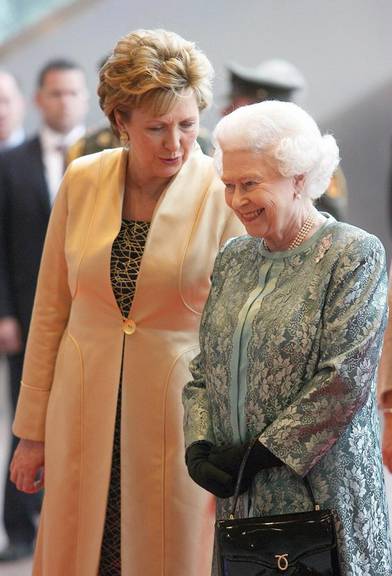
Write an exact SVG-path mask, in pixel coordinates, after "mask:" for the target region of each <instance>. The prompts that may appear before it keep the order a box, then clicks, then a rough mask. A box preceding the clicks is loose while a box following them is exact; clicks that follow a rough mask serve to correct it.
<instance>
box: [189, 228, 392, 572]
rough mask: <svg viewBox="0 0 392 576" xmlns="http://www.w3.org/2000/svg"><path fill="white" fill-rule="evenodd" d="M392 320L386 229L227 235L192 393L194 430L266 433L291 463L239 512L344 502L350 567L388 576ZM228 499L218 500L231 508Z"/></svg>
mask: <svg viewBox="0 0 392 576" xmlns="http://www.w3.org/2000/svg"><path fill="white" fill-rule="evenodd" d="M385 321H386V269H385V255H384V249H383V247H382V245H381V243H380V242H379V240H378V239H377V238H376V237H375V236H372V235H370V234H368V233H366V232H364V231H362V230H360V229H358V228H355V227H353V226H350V225H348V224H343V223H338V222H336V221H335V220H334V219H333V218H332V217H330V216H329V217H328V219H327V221H326V222H325V224H324V225H323V226H322V227H321V228H320V229H319V230H318V231H317V232H316V233H315V234H314V235H313V236H312V237H311V238H310V239H309V240H307V241H306V242H304V243H303V244H302V245H301V246H300V247H298V248H296V249H294V250H291V251H287V252H268V251H267V250H265V248H264V247H263V242H262V240H260V239H258V238H252V237H249V236H245V237H242V238H237V239H234V240H232V241H229V243H228V244H226V246H225V248H224V249H223V250H222V251H221V252H220V254H219V255H218V257H217V260H216V262H215V268H214V273H213V282H212V288H211V292H210V296H209V299H208V301H207V304H206V306H205V309H204V313H203V318H202V323H201V332H200V346H201V352H200V354H199V355H198V356H197V357H196V358H195V360H194V361H193V363H192V364H191V372H192V376H193V380H192V381H191V382H189V383H188V384H187V385H186V387H185V389H184V392H183V402H184V408H185V414H184V425H185V440H186V445H187V446H188V445H189V444H191V443H192V442H194V441H196V440H200V439H206V440H209V441H211V442H213V443H214V444H216V445H218V446H221V445H228V444H236V443H240V442H244V441H246V440H247V439H249V438H250V437H252V436H254V435H255V434H260V440H261V442H262V443H263V444H264V445H265V446H267V447H268V448H269V450H271V452H273V453H274V454H275V455H276V456H278V457H279V458H280V459H281V460H282V461H283V462H284V463H285V464H286V466H283V467H281V468H272V469H270V470H265V471H262V472H260V473H259V474H258V475H257V476H256V478H255V482H254V485H253V487H252V490H251V492H250V493H248V494H245V495H244V496H243V497H242V500H241V503H240V513H241V514H242V515H247V514H250V515H255V516H260V515H267V514H281V513H288V512H299V511H305V510H310V509H311V502H310V501H309V498H308V496H307V493H306V489H305V486H304V483H303V481H302V477H303V476H304V475H308V477H309V479H310V481H311V484H312V487H313V491H314V493H315V496H316V499H317V500H318V501H319V503H320V504H321V507H322V508H331V509H333V510H335V511H336V519H337V533H338V545H339V556H340V562H341V569H342V574H343V575H344V576H391V574H392V556H391V549H390V536H389V526H388V517H387V507H386V501H385V492H384V480H383V470H382V464H381V456H380V446H379V421H378V416H377V411H376V405H375V376H376V370H377V364H378V359H379V352H380V348H381V344H382V338H383V332H384V328H385ZM230 507H231V499H227V500H219V499H218V502H217V515H218V518H226V517H228V514H229V510H230Z"/></svg>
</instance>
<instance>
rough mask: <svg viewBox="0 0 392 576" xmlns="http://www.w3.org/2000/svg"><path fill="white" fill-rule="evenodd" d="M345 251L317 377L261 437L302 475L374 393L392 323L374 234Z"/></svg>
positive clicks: (334, 281)
mask: <svg viewBox="0 0 392 576" xmlns="http://www.w3.org/2000/svg"><path fill="white" fill-rule="evenodd" d="M342 252H343V253H342V256H341V257H340V259H339V261H338V263H337V266H336V267H335V271H334V273H333V275H332V278H331V281H330V284H329V288H328V292H327V296H326V301H325V305H324V310H323V328H322V336H321V344H320V350H319V362H318V368H317V371H316V373H315V374H314V376H313V378H312V379H311V380H310V381H308V382H307V383H305V385H304V387H303V388H302V390H301V392H300V394H299V395H298V396H297V397H296V399H295V400H294V401H293V403H292V404H290V405H289V406H288V407H287V408H286V409H285V410H284V411H283V412H282V413H281V414H280V416H279V417H278V418H277V419H276V420H275V421H274V422H273V423H272V424H271V425H270V426H268V427H267V428H266V429H265V430H264V431H263V433H262V434H261V436H260V441H261V442H262V443H263V444H264V445H265V446H266V447H267V448H269V450H271V452H273V453H274V454H275V455H276V456H278V457H279V458H280V459H281V460H283V462H285V463H286V464H287V465H288V466H290V467H291V468H292V469H293V470H294V471H295V472H296V473H297V474H299V475H301V476H304V475H305V474H307V473H308V472H309V470H310V469H311V468H312V467H313V466H314V465H315V464H316V463H317V462H318V461H319V460H320V459H321V458H322V457H323V455H324V454H325V453H326V452H327V451H328V450H329V449H330V448H331V447H332V446H333V445H334V444H335V442H336V441H337V440H338V438H339V436H340V435H341V434H342V432H343V431H344V430H345V429H346V428H347V426H348V425H349V424H350V422H351V421H352V419H353V418H354V416H355V414H356V413H357V412H358V411H359V410H360V409H361V408H362V407H363V406H364V404H365V403H366V401H367V399H368V397H369V394H373V393H374V382H375V374H376V370H377V364H378V360H379V355H380V349H381V345H382V338H383V333H384V328H385V322H386V268H385V254H384V249H383V247H382V245H381V244H380V242H379V241H378V240H377V239H376V238H375V237H374V236H370V235H367V236H366V237H365V238H362V239H361V240H357V241H355V242H354V243H352V244H351V245H350V246H346V247H345V250H344V251H342Z"/></svg>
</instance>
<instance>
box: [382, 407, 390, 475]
mask: <svg viewBox="0 0 392 576" xmlns="http://www.w3.org/2000/svg"><path fill="white" fill-rule="evenodd" d="M382 458H383V461H384V464H385V466H386V467H387V468H388V470H389V471H390V472H391V473H392V414H391V413H388V412H385V413H384V431H383V438H382Z"/></svg>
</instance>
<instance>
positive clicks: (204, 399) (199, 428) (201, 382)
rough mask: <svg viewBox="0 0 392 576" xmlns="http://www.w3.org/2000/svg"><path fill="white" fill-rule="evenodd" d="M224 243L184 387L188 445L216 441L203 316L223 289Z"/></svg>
mask: <svg viewBox="0 0 392 576" xmlns="http://www.w3.org/2000/svg"><path fill="white" fill-rule="evenodd" d="M223 254H224V247H223V248H221V250H220V252H219V253H218V256H217V257H216V259H215V264H214V269H213V272H212V277H211V289H210V293H209V296H208V299H207V301H206V304H205V306H204V310H203V314H202V318H201V322H200V350H201V352H200V353H199V354H198V355H197V356H196V357H195V358H194V359H193V360H192V362H191V363H190V366H189V370H190V372H191V375H192V380H191V381H190V382H188V383H187V384H186V385H185V386H184V389H183V393H182V402H183V405H184V436H185V447H186V448H187V447H188V446H190V444H192V443H193V442H196V441H198V440H207V441H209V442H212V443H213V444H214V443H215V436H214V432H213V425H212V420H211V411H210V404H209V395H208V390H207V388H206V378H205V361H204V354H203V344H202V334H203V330H204V319H205V318H206V316H207V315H208V314H209V309H210V307H211V303H212V302H213V301H214V300H215V299H216V297H217V295H218V294H219V291H220V286H221V282H222V276H224V274H222V266H221V264H222V259H223Z"/></svg>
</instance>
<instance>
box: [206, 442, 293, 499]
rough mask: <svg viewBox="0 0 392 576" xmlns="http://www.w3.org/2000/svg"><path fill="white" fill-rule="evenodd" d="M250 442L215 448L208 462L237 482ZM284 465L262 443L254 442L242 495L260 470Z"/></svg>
mask: <svg viewBox="0 0 392 576" xmlns="http://www.w3.org/2000/svg"><path fill="white" fill-rule="evenodd" d="M250 442H251V441H249V442H246V443H245V444H239V445H237V446H226V447H221V448H217V447H215V446H213V447H212V449H211V452H210V455H209V457H208V461H209V462H211V464H213V465H214V466H216V467H217V468H220V469H221V470H223V471H224V472H227V474H229V475H230V476H231V477H232V478H234V480H236V479H237V476H238V472H239V469H240V466H241V462H242V460H243V458H244V455H245V452H246V451H247V450H248V448H249V444H250ZM283 464H284V463H283V462H282V460H280V459H279V458H277V457H276V456H275V455H274V454H272V452H270V451H269V450H268V448H266V447H265V446H264V445H263V444H261V442H259V441H258V440H257V441H256V442H254V445H253V447H252V449H251V451H250V453H249V456H248V459H247V461H246V465H245V469H244V472H243V476H242V482H241V486H240V494H241V493H242V492H245V491H246V490H248V488H249V486H250V484H251V483H252V480H253V478H254V476H255V475H256V474H257V473H258V472H260V470H265V469H266V468H273V467H274V466H283Z"/></svg>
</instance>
